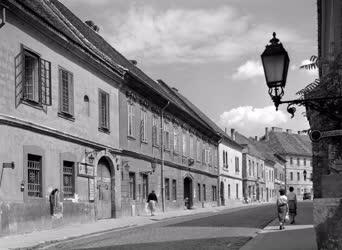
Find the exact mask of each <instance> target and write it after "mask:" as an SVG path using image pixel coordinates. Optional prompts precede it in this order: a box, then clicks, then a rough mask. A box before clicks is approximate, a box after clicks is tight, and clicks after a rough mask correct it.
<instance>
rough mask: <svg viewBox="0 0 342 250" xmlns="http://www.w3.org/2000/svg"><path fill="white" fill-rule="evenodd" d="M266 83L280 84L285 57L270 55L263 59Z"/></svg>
mask: <svg viewBox="0 0 342 250" xmlns="http://www.w3.org/2000/svg"><path fill="white" fill-rule="evenodd" d="M263 63H264V68H265V74H266V80H267V83H270V82H282V81H283V71H284V63H285V56H284V55H272V56H265V57H263Z"/></svg>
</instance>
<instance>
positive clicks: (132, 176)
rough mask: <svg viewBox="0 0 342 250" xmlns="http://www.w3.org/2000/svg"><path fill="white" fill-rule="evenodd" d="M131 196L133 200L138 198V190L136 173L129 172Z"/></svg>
mask: <svg viewBox="0 0 342 250" xmlns="http://www.w3.org/2000/svg"><path fill="white" fill-rule="evenodd" d="M129 198H131V199H132V200H135V199H136V190H135V173H134V172H129Z"/></svg>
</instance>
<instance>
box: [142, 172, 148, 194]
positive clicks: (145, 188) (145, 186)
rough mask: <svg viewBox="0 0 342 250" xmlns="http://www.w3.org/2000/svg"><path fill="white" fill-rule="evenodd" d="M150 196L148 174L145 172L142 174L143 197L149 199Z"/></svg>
mask: <svg viewBox="0 0 342 250" xmlns="http://www.w3.org/2000/svg"><path fill="white" fill-rule="evenodd" d="M147 196H148V175H147V174H143V176H142V197H143V199H147Z"/></svg>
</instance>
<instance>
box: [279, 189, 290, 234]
mask: <svg viewBox="0 0 342 250" xmlns="http://www.w3.org/2000/svg"><path fill="white" fill-rule="evenodd" d="M279 194H280V196H279V197H278V199H277V211H278V219H279V229H280V230H282V229H285V226H284V225H285V217H286V214H287V213H288V204H287V197H286V195H285V189H280V190H279Z"/></svg>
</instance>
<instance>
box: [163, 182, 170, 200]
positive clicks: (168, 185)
mask: <svg viewBox="0 0 342 250" xmlns="http://www.w3.org/2000/svg"><path fill="white" fill-rule="evenodd" d="M164 181H165V183H164V186H165V200H168V201H169V200H170V179H169V178H165V180H164Z"/></svg>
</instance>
